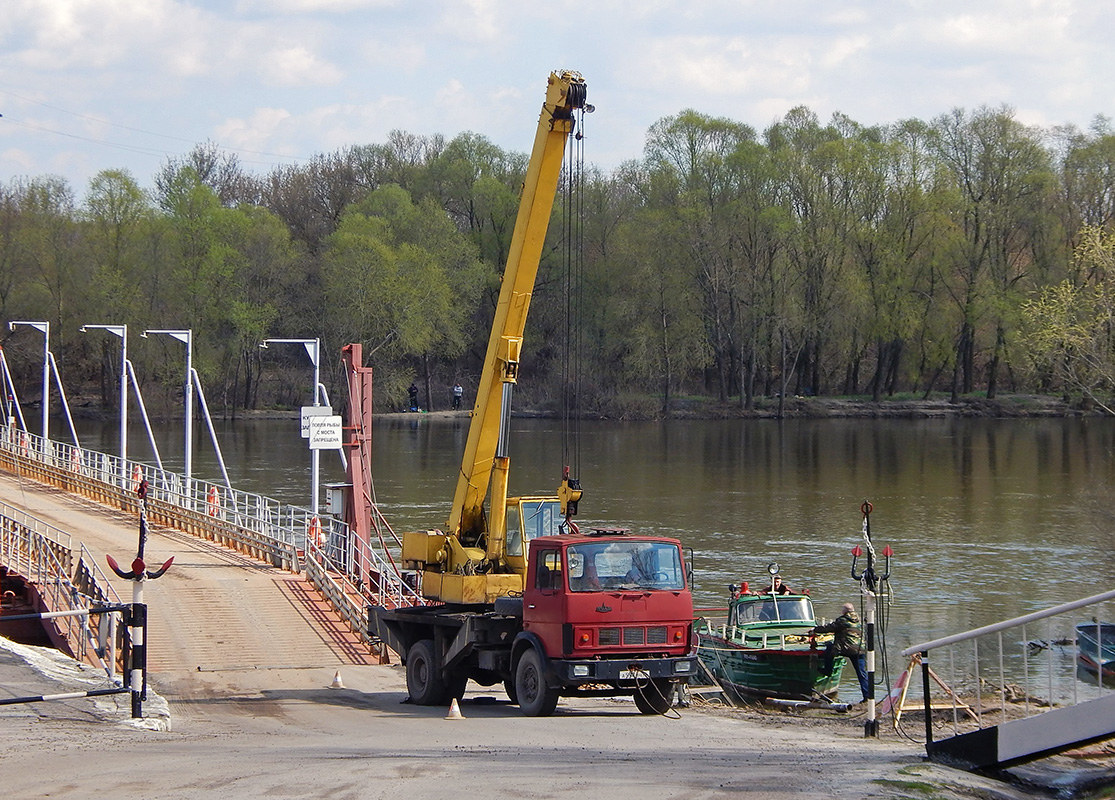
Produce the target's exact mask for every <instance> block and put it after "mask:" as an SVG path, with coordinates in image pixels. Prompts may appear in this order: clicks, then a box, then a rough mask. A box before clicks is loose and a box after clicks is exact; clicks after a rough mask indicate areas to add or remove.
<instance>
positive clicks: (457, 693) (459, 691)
mask: <svg viewBox="0 0 1115 800" xmlns="http://www.w3.org/2000/svg"><path fill="white" fill-rule="evenodd" d="M467 685H468V676H467V675H457V674H452V675H450V676H449V680H448V681H446V683H445V695H444V696H443V697H442V703H443V704H444V705H449V704H450V703H452V702H453V700H454V699H457V700H460V699H461V698H463V697H464V696H465V686H467Z"/></svg>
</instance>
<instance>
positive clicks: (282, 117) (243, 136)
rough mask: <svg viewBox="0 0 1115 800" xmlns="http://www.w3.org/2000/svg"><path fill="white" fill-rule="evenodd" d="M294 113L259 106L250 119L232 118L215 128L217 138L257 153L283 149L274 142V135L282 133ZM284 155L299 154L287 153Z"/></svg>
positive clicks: (231, 145) (233, 146) (235, 146)
mask: <svg viewBox="0 0 1115 800" xmlns="http://www.w3.org/2000/svg"><path fill="white" fill-rule="evenodd" d="M291 118H292V115H291V113H290V112H289V111H287V110H286V109H284V108H257V109H256V110H255V112H254V113H253V114H252V116H251V117H250V118H248V119H230V120H226V121H225V122H223V123H221V124H220V125H218V126H217V127H216V129H215V132H216V135H217V140H218V141H219V142H220V143H221V144H222V145H223V146H225V147H228V148H232V149H236V150H243V151H251V152H256V153H263V152H271V151H273V150H280V149H282V146H281V145H277V144H274V137H275V136H276V134H278V133H280V132H281V130H282V128H283V127H284V126H285V124H286V123H288V122H290V120H291ZM284 155H297V153H285V154H284Z"/></svg>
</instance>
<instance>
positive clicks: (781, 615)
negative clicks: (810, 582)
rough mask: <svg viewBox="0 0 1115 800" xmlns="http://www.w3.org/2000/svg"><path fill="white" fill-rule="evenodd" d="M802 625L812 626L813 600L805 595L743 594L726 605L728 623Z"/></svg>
mask: <svg viewBox="0 0 1115 800" xmlns="http://www.w3.org/2000/svg"><path fill="white" fill-rule="evenodd" d="M764 622H770V623H774V624H781V625H785V624H791V625H804V626H809V627H813V626H814V625H816V624H817V623H816V620H815V619H814V617H813V602H812V601H811V600H810V599H809V598H808V597H807V596H805V595H794V594H784V595H744V596H742V597H740V598H738V599H736V600H733V601H732V602H731V604H730V605H729V606H728V624H729V625H741V626H750V625H755V624H758V623H764Z"/></svg>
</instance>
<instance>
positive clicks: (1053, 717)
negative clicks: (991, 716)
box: [926, 694, 1115, 770]
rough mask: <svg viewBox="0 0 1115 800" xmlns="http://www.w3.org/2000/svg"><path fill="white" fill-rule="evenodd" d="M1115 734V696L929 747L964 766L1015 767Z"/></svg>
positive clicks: (933, 754)
mask: <svg viewBox="0 0 1115 800" xmlns="http://www.w3.org/2000/svg"><path fill="white" fill-rule="evenodd" d="M1112 737H1115V694H1110V695H1107V696H1106V697H1101V698H1098V699H1096V700H1088V701H1086V702H1083V703H1078V704H1077V705H1074V706H1067V707H1065V708H1055V709H1052V710H1050V711H1046V712H1045V713H1043V714H1037V715H1035V716H1032V717H1026V718H1025V719H1017V720H1011V721H1010V722H1004V723H1002V724H1000V725H995V726H993V727H990V728H981V729H980V730H978V731H972V732H970V733H962V734H960V735H959V736H953V737H952V738H950V739H941V740H939V741H934V742H930V743H929V744H928V745H926V753H927V754H928V756H929V758H930V760H932V761H937V762H940V763H943V764H948V765H950V766H954V767H960V768H962V769H969V770H976V769H988V768H996V767H997V768H1003V767H1011V766H1015V765H1017V764H1024V763H1026V762H1027V761H1034V760H1036V759H1039V758H1044V757H1046V756H1051V755H1056V754H1057V753H1062V752H1064V751H1066V750H1072V749H1075V748H1077V747H1081V746H1082V745H1086V744H1088V743H1090V742H1096V741H1099V740H1102V739H1109V738H1112Z"/></svg>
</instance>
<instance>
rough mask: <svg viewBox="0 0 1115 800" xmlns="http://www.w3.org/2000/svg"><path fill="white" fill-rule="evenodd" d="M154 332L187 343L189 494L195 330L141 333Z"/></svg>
mask: <svg viewBox="0 0 1115 800" xmlns="http://www.w3.org/2000/svg"><path fill="white" fill-rule="evenodd" d="M152 333H159V334H165V335H166V336H170V337H172V338H174V339H177V340H178V341H180V342H184V343H185V345H186V466H185V469H184V473H183V477H184V479H185V489H186V495H187V496H189V486H190V479H191V477H192V475H193V463H194V459H193V442H194V431H193V425H194V332H193V331H192V330H146V331H144V332H143V333H142V334H140V335H141V336H142V337H143V338H144V339H146V338H147V337H148V335H149V334H152Z"/></svg>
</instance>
